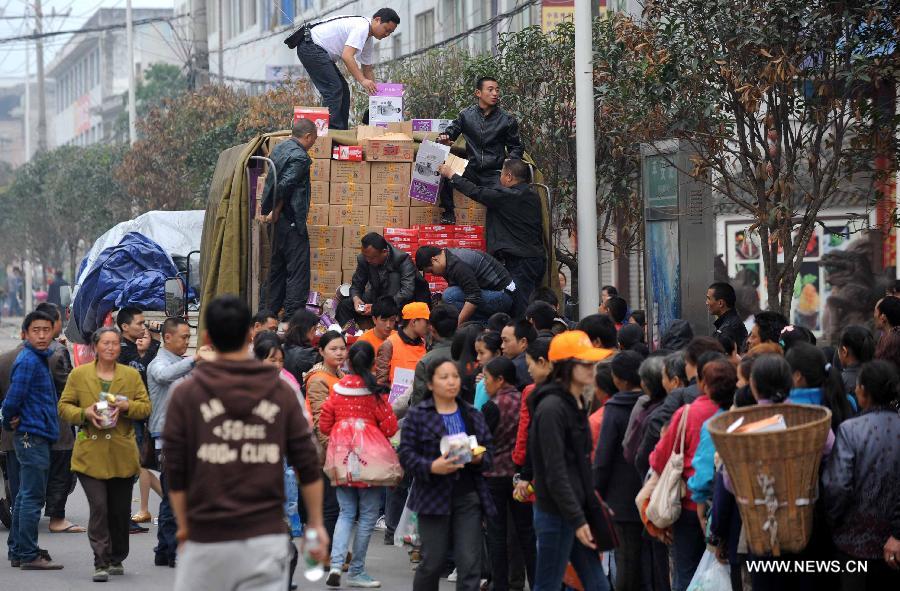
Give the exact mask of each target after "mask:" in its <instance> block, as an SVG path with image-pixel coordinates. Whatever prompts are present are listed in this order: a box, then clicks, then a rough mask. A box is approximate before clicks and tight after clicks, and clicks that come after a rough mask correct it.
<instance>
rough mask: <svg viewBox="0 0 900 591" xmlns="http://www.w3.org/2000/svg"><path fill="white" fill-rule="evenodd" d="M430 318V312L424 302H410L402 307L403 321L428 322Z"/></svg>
mask: <svg viewBox="0 0 900 591" xmlns="http://www.w3.org/2000/svg"><path fill="white" fill-rule="evenodd" d="M430 317H431V310H429V309H428V304H426V303H424V302H412V303H410V304H406V305H405V306H403V319H404V320H428V319H429V318H430Z"/></svg>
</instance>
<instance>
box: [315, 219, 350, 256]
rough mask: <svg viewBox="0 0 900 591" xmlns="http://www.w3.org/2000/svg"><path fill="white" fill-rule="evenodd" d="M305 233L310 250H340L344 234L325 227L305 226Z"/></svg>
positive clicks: (341, 231) (339, 229) (336, 229)
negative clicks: (307, 236)
mask: <svg viewBox="0 0 900 591" xmlns="http://www.w3.org/2000/svg"><path fill="white" fill-rule="evenodd" d="M326 217H327V215H326ZM306 232H307V233H308V234H309V247H310V248H331V249H341V248H342V247H343V245H344V232H343V230H342V229H341V228H335V227H333V226H327V225H319V226H306Z"/></svg>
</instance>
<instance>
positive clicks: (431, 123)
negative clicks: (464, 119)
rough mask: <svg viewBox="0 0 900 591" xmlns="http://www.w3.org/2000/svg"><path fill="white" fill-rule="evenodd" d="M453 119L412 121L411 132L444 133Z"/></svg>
mask: <svg viewBox="0 0 900 591" xmlns="http://www.w3.org/2000/svg"><path fill="white" fill-rule="evenodd" d="M451 123H453V119H413V120H412V128H413V131H421V132H423V133H428V132H435V133H444V132H445V131H447V127H448V126H449V125H450V124H451Z"/></svg>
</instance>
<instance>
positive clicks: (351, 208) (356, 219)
mask: <svg viewBox="0 0 900 591" xmlns="http://www.w3.org/2000/svg"><path fill="white" fill-rule="evenodd" d="M368 223H369V206H368V205H329V206H328V225H329V226H343V225H345V224H348V225H351V226H365V225H367V224H368Z"/></svg>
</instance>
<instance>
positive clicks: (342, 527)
mask: <svg viewBox="0 0 900 591" xmlns="http://www.w3.org/2000/svg"><path fill="white" fill-rule="evenodd" d="M335 488H336V489H337V499H338V503H339V504H340V506H341V514H340V515H339V516H338V520H337V525H336V526H335V528H334V541H333V542H332V543H331V566H332V567H333V568H340V566H341V565H342V564H344V558H345V557H346V556H347V549H348V548H349V547H350V536H353V521H354V519H355V518H356V515H357V510H358V511H359V521H358V523H357V527H356V536H354V538H353V559H352V560H351V561H350V570H349V571H348V572H349V574H350V576H351V577H355V576H358V575H361V574H363V573H364V572H366V552H367V551H368V550H369V538H371V537H372V530H373V529H375V522H376V521H378V517H379V516H380V515H381V500H382V495H384V490H383V489H382V487H380V486H373V487H371V488H355V487H352V486H338V487H335Z"/></svg>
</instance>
